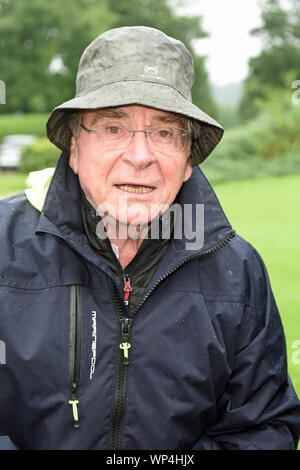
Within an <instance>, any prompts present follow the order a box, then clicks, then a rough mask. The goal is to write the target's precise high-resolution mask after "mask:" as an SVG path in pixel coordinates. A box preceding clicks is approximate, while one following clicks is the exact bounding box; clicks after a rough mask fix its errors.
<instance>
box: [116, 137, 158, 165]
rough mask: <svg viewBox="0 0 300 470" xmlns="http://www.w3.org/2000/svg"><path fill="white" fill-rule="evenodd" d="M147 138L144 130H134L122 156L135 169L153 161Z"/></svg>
mask: <svg viewBox="0 0 300 470" xmlns="http://www.w3.org/2000/svg"><path fill="white" fill-rule="evenodd" d="M149 138H150V137H149V136H147V135H146V133H145V132H140V131H137V132H134V133H133V135H132V137H131V140H130V143H129V145H128V147H127V149H126V150H125V151H124V154H123V158H125V159H126V160H127V161H128V162H129V163H130V164H131V165H133V166H134V167H135V168H137V169H143V168H146V167H147V166H149V165H151V163H153V162H154V161H155V158H154V154H153V152H152V150H151V148H150V145H149Z"/></svg>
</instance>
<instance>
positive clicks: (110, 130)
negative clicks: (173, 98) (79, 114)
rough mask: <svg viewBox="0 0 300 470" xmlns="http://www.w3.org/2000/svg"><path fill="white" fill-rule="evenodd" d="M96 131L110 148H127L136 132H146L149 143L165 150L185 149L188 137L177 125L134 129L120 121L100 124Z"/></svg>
mask: <svg viewBox="0 0 300 470" xmlns="http://www.w3.org/2000/svg"><path fill="white" fill-rule="evenodd" d="M95 131H96V133H97V136H98V139H99V143H101V145H102V146H103V147H104V148H108V149H122V148H126V147H127V146H128V145H129V144H130V139H131V138H132V137H133V134H135V133H136V132H144V133H145V136H146V138H147V140H148V142H149V143H152V144H153V145H154V146H155V147H156V148H158V149H162V150H165V151H174V150H178V149H183V148H184V147H185V145H186V141H187V137H188V136H187V133H186V131H185V130H184V129H180V128H176V127H165V126H157V127H152V128H149V129H145V130H138V129H136V130H133V129H129V128H127V127H125V126H123V125H121V124H119V123H116V124H115V123H108V124H103V125H98V126H97V127H96V128H95Z"/></svg>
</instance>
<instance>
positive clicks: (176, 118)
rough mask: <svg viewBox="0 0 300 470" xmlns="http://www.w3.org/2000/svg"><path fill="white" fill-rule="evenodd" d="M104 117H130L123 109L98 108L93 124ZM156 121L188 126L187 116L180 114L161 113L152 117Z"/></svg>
mask: <svg viewBox="0 0 300 470" xmlns="http://www.w3.org/2000/svg"><path fill="white" fill-rule="evenodd" d="M103 118H108V119H124V118H130V116H129V114H128V113H126V112H125V111H122V110H121V109H113V108H111V109H109V108H106V109H105V108H103V109H98V110H97V112H96V114H95V115H94V118H93V120H92V123H91V124H92V125H93V126H95V125H96V124H97V123H98V122H99V121H100V120H101V119H103ZM152 120H153V121H154V122H161V123H169V124H173V123H175V124H179V125H180V126H181V127H183V128H184V129H185V128H186V127H187V121H188V120H187V118H185V117H181V116H180V115H176V114H172V113H169V114H160V115H158V116H154V117H153V119H152Z"/></svg>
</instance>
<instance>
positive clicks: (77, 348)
mask: <svg viewBox="0 0 300 470" xmlns="http://www.w3.org/2000/svg"><path fill="white" fill-rule="evenodd" d="M81 317H82V310H81V289H80V286H79V285H72V286H71V300H70V350H69V351H70V356H69V388H70V399H69V404H70V405H71V406H72V414H73V423H74V428H76V429H78V428H79V415H78V405H79V399H78V387H79V379H80V362H81Z"/></svg>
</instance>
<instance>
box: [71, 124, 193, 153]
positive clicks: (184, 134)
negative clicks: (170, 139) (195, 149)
mask: <svg viewBox="0 0 300 470" xmlns="http://www.w3.org/2000/svg"><path fill="white" fill-rule="evenodd" d="M80 127H81V128H82V129H84V130H85V131H86V132H88V133H92V132H94V133H96V134H98V133H97V129H89V128H88V127H86V126H85V125H84V124H83V123H82V122H81V123H80ZM123 127H126V126H124V125H123ZM159 127H161V128H164V126H153V127H152V128H151V127H150V128H149V129H130V128H127V127H126V130H127V131H129V132H131V133H132V135H131V139H130V140H129V142H128V144H127V145H125V147H120V148H119V149H122V148H127V147H128V146H129V145H130V143H131V141H132V139H133V136H134V134H135V133H136V132H144V134H145V136H146V138H147V135H148V134H151V132H153V128H159ZM165 127H168V126H165ZM173 129H176V130H179V131H182V132H181V137H190V136H191V133H190V132H189V131H188V130H187V129H183V128H181V127H175V128H173ZM151 142H153V143H154V145H155V144H156V142H155V141H153V140H151ZM187 142H188V139H187V140H186V141H185V143H184V145H183V147H182V148H181V149H180V150H181V151H183V150H184V149H185V147H186V144H187ZM156 145H157V144H156ZM158 148H159V146H158Z"/></svg>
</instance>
